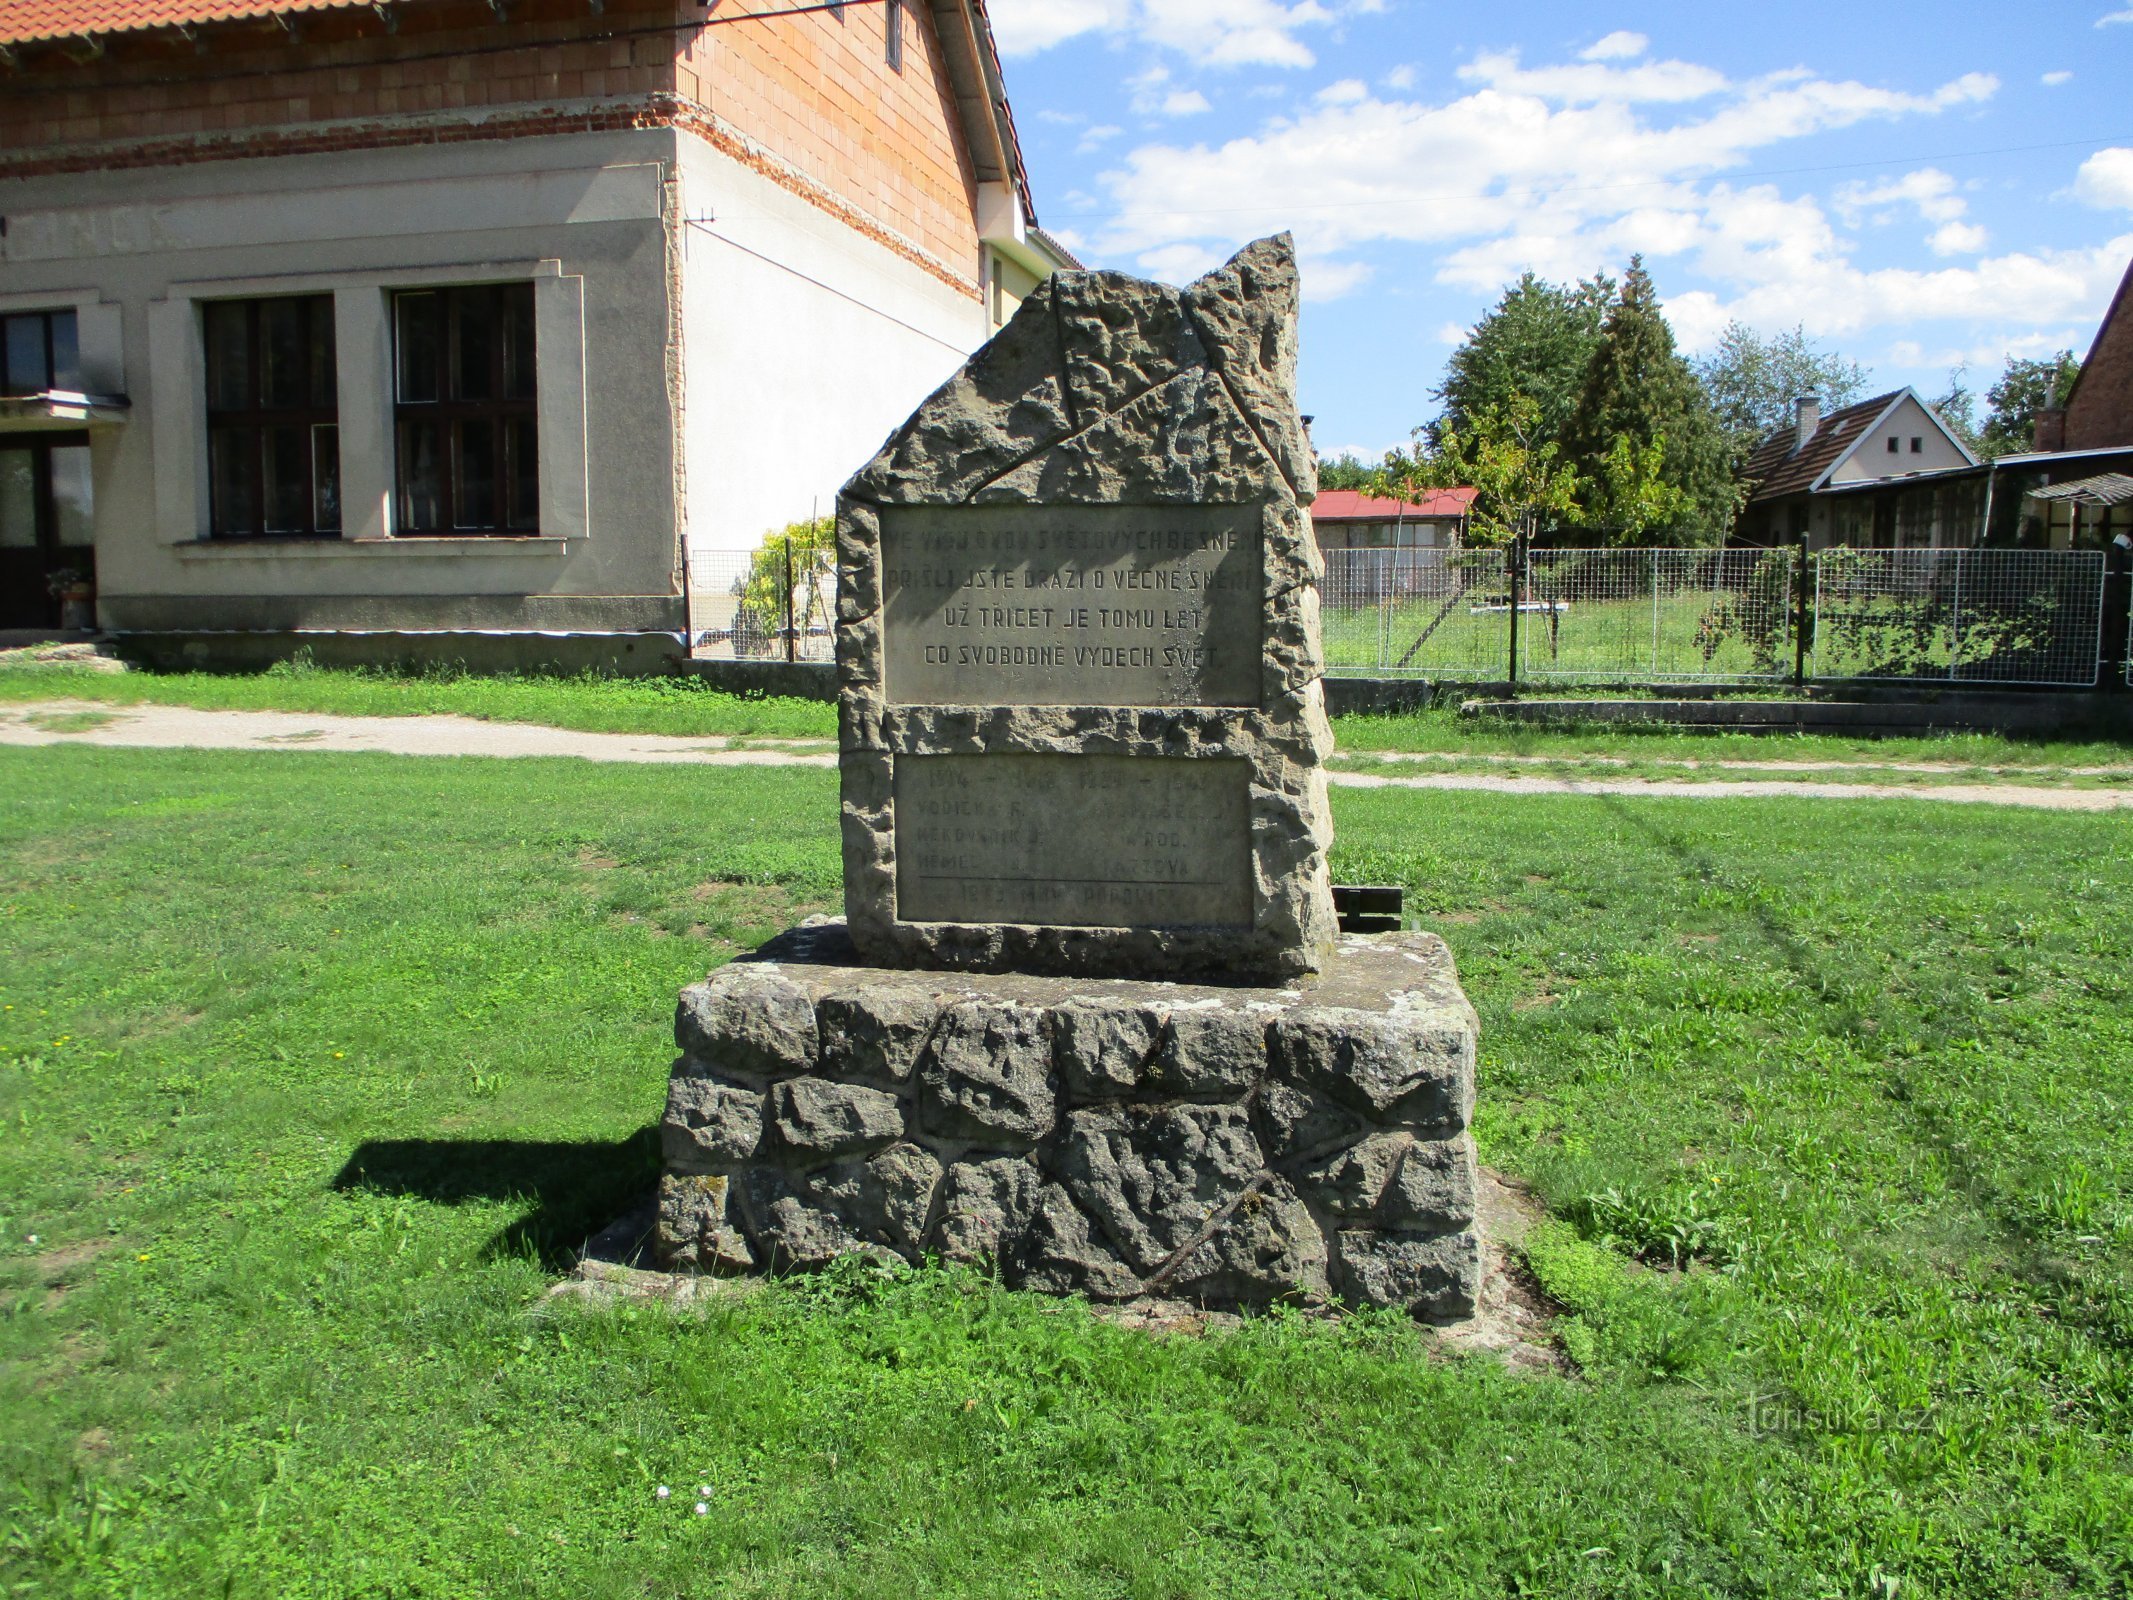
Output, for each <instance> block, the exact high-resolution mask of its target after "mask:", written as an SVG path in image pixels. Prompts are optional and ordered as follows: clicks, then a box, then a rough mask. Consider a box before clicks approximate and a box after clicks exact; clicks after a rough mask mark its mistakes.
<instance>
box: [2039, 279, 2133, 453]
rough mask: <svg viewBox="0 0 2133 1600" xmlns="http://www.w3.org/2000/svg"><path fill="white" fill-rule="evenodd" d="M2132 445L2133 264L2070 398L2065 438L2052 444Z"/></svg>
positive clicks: (2071, 446)
mask: <svg viewBox="0 0 2133 1600" xmlns="http://www.w3.org/2000/svg"><path fill="white" fill-rule="evenodd" d="M2112 445H2133V267H2128V268H2127V269H2126V276H2125V279H2124V281H2123V282H2121V283H2120V284H2119V286H2118V294H2117V296H2116V297H2115V298H2114V299H2113V300H2112V302H2111V307H2110V309H2109V310H2108V311H2106V312H2105V313H2104V315H2103V326H2102V327H2101V328H2099V329H2098V330H2097V333H2096V343H2095V346H2094V348H2092V349H2091V350H2090V351H2089V356H2088V360H2087V361H2085V362H2084V363H2082V368H2081V382H2080V384H2079V385H2078V386H2076V388H2075V390H2074V393H2073V396H2072V398H2071V399H2069V401H2068V402H2067V407H2066V421H2065V424H2064V433H2063V435H2062V437H2061V441H2060V442H2059V443H2058V444H2056V445H2051V446H2048V447H2047V448H2051V449H2058V450H2102V449H2107V448H2109V447H2110V446H2112Z"/></svg>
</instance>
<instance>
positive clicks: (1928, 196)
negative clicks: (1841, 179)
mask: <svg viewBox="0 0 2133 1600" xmlns="http://www.w3.org/2000/svg"><path fill="white" fill-rule="evenodd" d="M1830 199H1831V200H1832V201H1833V202H1834V203H1835V205H1836V207H1837V214H1838V215H1839V216H1841V217H1843V218H1844V220H1845V221H1846V222H1847V223H1850V224H1852V225H1854V226H1856V225H1857V224H1858V222H1859V219H1860V218H1861V217H1862V216H1867V215H1869V214H1871V213H1879V215H1875V216H1874V217H1873V220H1875V221H1887V220H1888V213H1889V210H1890V208H1892V207H1895V206H1899V205H1908V206H1912V207H1915V208H1916V210H1917V212H1918V214H1919V215H1920V216H1921V217H1923V218H1925V220H1926V221H1928V222H1953V221H1954V220H1955V219H1956V218H1957V217H1960V216H1961V215H1962V214H1963V212H1964V211H1965V210H1966V209H1967V208H1968V207H1967V203H1966V202H1965V201H1964V200H1963V198H1962V197H1961V196H1960V195H1958V194H1957V193H1956V192H1955V180H1954V179H1953V178H1951V177H1949V176H1948V174H1947V173H1945V172H1942V171H1941V170H1940V169H1939V168H1938V167H1920V168H1919V169H1918V170H1917V171H1916V172H1906V173H1905V174H1904V175H1903V176H1902V177H1900V178H1883V179H1882V180H1881V181H1880V182H1878V183H1847V184H1844V185H1842V186H1841V187H1840V188H1838V190H1837V192H1836V193H1835V194H1833V195H1831V196H1830Z"/></svg>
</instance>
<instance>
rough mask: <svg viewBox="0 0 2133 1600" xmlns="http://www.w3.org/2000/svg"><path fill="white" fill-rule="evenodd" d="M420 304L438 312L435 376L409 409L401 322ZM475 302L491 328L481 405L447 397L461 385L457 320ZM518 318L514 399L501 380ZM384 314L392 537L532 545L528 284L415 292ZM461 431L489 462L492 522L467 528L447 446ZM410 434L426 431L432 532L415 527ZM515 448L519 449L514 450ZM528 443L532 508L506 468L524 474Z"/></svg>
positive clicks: (536, 427)
mask: <svg viewBox="0 0 2133 1600" xmlns="http://www.w3.org/2000/svg"><path fill="white" fill-rule="evenodd" d="M424 296H430V297H434V299H435V309H436V311H437V312H438V313H439V315H438V317H437V321H436V325H435V337H436V339H437V344H436V348H435V349H434V350H433V351H432V352H431V360H432V361H433V362H434V365H435V370H436V385H435V388H436V393H435V395H434V397H433V398H430V399H427V400H411V399H408V398H407V397H406V394H405V389H406V383H405V379H406V376H407V371H408V362H407V355H408V352H407V351H406V349H405V348H404V340H405V339H406V337H407V326H408V324H407V320H406V318H405V317H404V316H403V314H402V308H403V306H404V305H406V304H407V303H408V302H410V301H413V300H416V299H419V298H422V297H424ZM481 301H487V302H488V304H489V315H490V319H491V327H492V328H493V329H494V341H493V342H494V346H495V348H494V350H493V351H492V352H491V355H490V359H489V362H488V368H489V372H488V385H487V387H488V390H489V393H488V395H487V396H485V397H479V398H471V399H470V398H464V397H461V396H459V395H458V394H456V393H454V392H453V391H455V390H456V389H457V387H458V386H459V384H460V381H461V378H462V376H463V373H462V370H461V364H460V362H459V360H458V359H457V356H458V351H459V345H460V339H461V337H462V329H463V324H462V319H463V317H464V315H465V312H466V309H467V308H468V307H469V306H471V305H474V304H476V303H478V302H481ZM514 309H516V311H517V312H518V313H519V314H520V315H522V316H523V318H524V326H525V346H524V348H523V349H522V350H517V351H516V352H515V356H516V364H517V366H518V368H519V370H521V371H522V372H523V373H524V377H525V381H524V384H523V391H524V392H523V393H520V394H513V393H511V392H510V390H511V384H510V375H511V370H512V367H513V360H514V349H513V346H512V337H513V335H512V333H511V323H512V312H513V310H514ZM390 310H391V313H392V345H393V365H392V384H393V533H394V535H395V537H399V538H409V539H479V538H496V539H524V538H536V537H538V536H539V535H540V531H541V494H540V377H539V359H540V344H539V336H538V333H537V331H536V327H535V313H534V305H533V284H532V283H531V282H530V281H529V280H526V279H516V280H511V281H506V282H499V283H474V284H439V285H424V286H422V287H420V288H407V289H399V290H395V291H394V292H393V296H392V302H391V307H390ZM469 429H481V430H483V431H484V432H486V434H487V437H488V448H489V460H490V462H491V478H492V487H491V490H490V494H491V496H492V498H493V503H494V506H495V516H494V520H493V521H492V522H489V523H486V524H481V523H469V522H467V521H466V520H465V517H466V515H467V506H466V504H465V502H466V501H467V500H468V498H469V496H468V492H467V485H466V484H465V482H464V481H462V474H461V471H460V466H461V460H462V454H461V451H460V450H458V449H455V448H454V442H455V440H456V439H459V438H461V437H463V436H464V435H465V431H466V430H469ZM418 430H428V431H429V442H430V450H431V456H430V459H431V461H432V462H433V464H434V472H435V499H436V514H435V517H434V519H433V525H430V526H416V522H417V520H418V519H417V517H416V515H415V512H414V505H415V497H416V496H417V495H418V494H420V493H422V486H421V485H420V484H418V483H415V482H413V481H412V478H411V474H412V473H413V471H414V469H415V466H416V461H417V457H418V454H419V452H418V450H417V448H416V440H417V439H418V437H419V434H418ZM514 440H519V441H521V442H520V443H514ZM525 440H530V441H531V445H532V450H533V460H532V462H531V464H530V482H531V484H532V488H533V494H532V504H531V505H530V507H529V506H527V505H525V504H524V503H523V502H524V496H523V495H522V494H521V493H520V492H519V491H520V487H521V485H520V483H519V482H518V480H517V477H516V475H515V473H514V470H513V469H514V467H516V466H519V465H523V464H524V462H523V441H525Z"/></svg>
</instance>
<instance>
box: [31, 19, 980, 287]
mask: <svg viewBox="0 0 2133 1600" xmlns="http://www.w3.org/2000/svg"><path fill="white" fill-rule="evenodd" d="M745 3H746V5H747V6H749V7H751V8H753V9H757V10H768V9H777V8H778V6H777V0H745ZM901 10H902V16H903V29H904V52H903V68H902V71H901V72H897V71H894V70H892V69H891V68H890V66H889V65H888V63H887V61H886V60H885V59H884V57H885V50H884V39H883V30H884V20H885V13H886V8H885V7H884V6H883V5H881V4H880V3H879V0H855V3H853V4H851V5H849V6H847V7H845V8H844V11H843V18H842V20H841V21H839V20H838V19H837V14H836V13H832V12H815V13H810V14H805V15H800V16H787V17H779V18H772V19H768V20H765V21H762V22H748V21H740V22H731V21H729V20H727V19H731V18H734V17H736V16H745V14H746V12H745V11H743V10H739V9H737V8H733V7H731V6H730V5H729V7H722V8H721V9H720V11H719V12H718V13H716V17H717V19H718V20H717V22H716V23H715V24H714V25H709V26H706V25H703V24H702V19H703V16H704V13H703V11H702V10H701V9H700V8H699V7H698V6H697V5H695V4H694V3H693V0H609V3H608V4H607V5H606V7H605V9H604V11H602V12H600V13H597V14H596V13H594V12H593V11H592V9H591V8H590V7H589V6H588V5H587V4H586V3H585V0H518V3H515V4H513V5H512V7H511V9H510V12H509V17H508V20H503V21H499V20H498V19H497V17H496V15H495V13H494V12H492V11H491V10H490V8H489V7H488V5H487V4H485V3H479V0H470V3H464V4H456V3H455V4H441V5H433V6H421V7H411V6H402V7H397V8H395V10H394V13H393V15H394V16H395V17H396V19H398V25H397V31H395V32H393V33H387V32H386V31H385V27H384V23H383V22H382V21H381V20H380V19H379V18H378V16H377V15H376V14H375V13H373V12H371V11H370V10H368V9H367V8H365V9H348V10H334V11H318V12H310V13H306V14H303V15H301V16H298V17H295V18H292V20H293V21H294V22H295V23H296V29H295V31H294V32H293V33H292V32H289V31H287V30H285V29H283V28H282V27H281V25H280V24H278V23H276V22H274V21H273V20H272V19H262V20H259V21H256V22H245V23H236V24H222V25H213V26H210V27H207V28H205V29H204V30H202V31H201V32H200V33H199V35H198V41H199V46H204V48H200V47H199V46H196V43H195V42H194V41H192V40H188V39H186V38H185V37H184V36H182V35H180V34H178V33H176V32H173V31H170V30H162V31H157V32H141V33H125V34H115V35H110V36H107V37H106V39H105V41H104V44H105V51H104V54H103V55H102V56H100V57H98V58H96V59H95V60H91V61H80V60H77V59H75V58H74V57H73V56H70V55H69V54H67V53H66V52H65V51H64V50H62V49H61V48H60V47H59V46H57V45H52V44H39V45H30V46H25V47H23V48H22V49H21V51H20V66H19V69H18V70H17V71H16V72H15V73H13V74H12V75H11V76H9V77H8V78H7V80H6V81H5V83H4V84H0V178H10V177H31V176H38V175H45V174H54V173H68V172H93V171H108V170H112V169H114V168H125V167H145V166H167V165H179V164H190V163H194V162H200V161H212V160H228V159H235V158H243V157H258V156H270V155H278V154H300V153H309V152H316V151H325V150H347V149H375V148H384V147H390V146H393V145H406V144H432V143H446V142H457V141H463V140H472V139H500V138H517V137H526V136H532V135H540V134H555V133H578V132H593V131H604V130H612V129H621V128H640V127H662V126H680V127H683V128H685V129H688V130H689V131H690V132H693V133H695V134H697V135H698V136H700V137H704V138H707V139H709V140H710V141H711V142H713V143H715V144H718V145H719V146H720V147H721V148H724V149H726V150H727V151H728V152H729V153H731V154H734V155H737V156H740V157H741V158H743V159H746V160H748V161H749V162H750V164H751V165H753V166H754V167H756V168H757V170H759V171H762V172H763V173H764V174H765V175H766V176H768V177H771V178H772V179H773V180H775V181H777V182H780V183H782V184H784V185H785V186H786V187H788V188H790V189H792V190H793V191H794V192H796V193H798V194H801V195H802V196H803V197H804V198H806V199H808V200H809V201H810V202H811V203H813V204H816V205H819V206H821V207H823V209H825V210H827V211H829V212H831V213H832V214H833V215H836V216H838V217H839V218H840V220H843V221H845V222H847V223H850V224H852V225H853V226H855V227H858V228H859V229H860V230H861V231H863V232H865V233H867V234H869V235H870V236H871V237H874V238H876V239H878V240H880V241H881V242H883V243H886V244H889V245H890V246H891V247H892V248H895V249H897V250H899V252H900V253H902V254H904V255H905V256H907V257H909V258H910V259H912V260H914V261H917V262H919V263H920V264H922V265H924V266H926V267H927V268H928V270H930V271H932V272H934V274H935V275H936V276H938V277H942V278H944V279H946V280H948V281H950V282H953V283H955V284H957V285H958V286H959V287H964V288H967V289H968V290H969V291H970V292H971V293H973V294H975V293H976V281H975V275H976V243H977V236H976V228H975V215H976V190H975V185H974V181H973V179H972V176H971V163H970V159H969V155H968V153H967V151H966V149H965V147H964V144H963V138H962V133H961V130H960V126H959V122H958V117H957V113H956V109H955V103H954V99H953V96H952V94H951V93H950V89H949V84H948V79H947V75H946V72H945V69H944V67H943V65H942V62H941V58H940V50H939V46H938V41H937V40H936V39H935V37H934V34H933V27H932V19H931V17H930V15H929V14H928V13H927V11H926V10H925V8H924V7H923V6H922V5H919V4H916V3H907V4H905V5H904V6H903V7H902V8H901Z"/></svg>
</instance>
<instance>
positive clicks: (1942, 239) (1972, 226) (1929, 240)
mask: <svg viewBox="0 0 2133 1600" xmlns="http://www.w3.org/2000/svg"><path fill="white" fill-rule="evenodd" d="M1990 238H1991V235H1990V234H1988V233H1987V232H1986V231H1985V230H1984V228H1983V227H1981V226H1980V225H1979V224H1977V223H1975V222H1943V223H1942V224H1941V225H1940V226H1939V227H1937V228H1935V229H1934V230H1933V231H1932V232H1931V233H1929V234H1927V235H1926V248H1927V249H1929V250H1931V251H1932V252H1933V253H1934V254H1935V255H1937V256H1974V255H1976V254H1977V253H1978V252H1979V251H1980V250H1982V249H1984V248H1985V245H1986V242H1987V241H1988V240H1989V239H1990Z"/></svg>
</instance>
